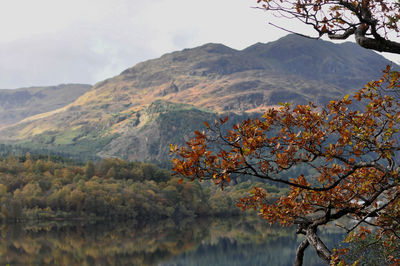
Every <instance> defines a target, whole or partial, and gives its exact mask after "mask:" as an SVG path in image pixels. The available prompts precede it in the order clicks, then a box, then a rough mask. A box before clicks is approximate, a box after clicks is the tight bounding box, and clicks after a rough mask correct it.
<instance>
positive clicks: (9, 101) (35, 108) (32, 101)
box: [0, 84, 92, 127]
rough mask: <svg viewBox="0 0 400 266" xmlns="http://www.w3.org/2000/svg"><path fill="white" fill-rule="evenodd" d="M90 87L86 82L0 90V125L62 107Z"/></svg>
mask: <svg viewBox="0 0 400 266" xmlns="http://www.w3.org/2000/svg"><path fill="white" fill-rule="evenodd" d="M91 87H92V86H91V85H86V84H62V85H58V86H51V87H30V88H20V89H15V90H0V127H1V126H6V125H11V124H14V123H17V122H19V121H21V120H23V119H24V118H26V117H29V116H32V115H36V114H40V113H45V112H49V111H52V110H55V109H58V108H60V107H63V106H65V105H67V104H69V103H72V102H73V101H75V100H76V99H77V98H78V97H79V96H81V95H83V94H84V93H85V92H87V91H89V89H90V88H91Z"/></svg>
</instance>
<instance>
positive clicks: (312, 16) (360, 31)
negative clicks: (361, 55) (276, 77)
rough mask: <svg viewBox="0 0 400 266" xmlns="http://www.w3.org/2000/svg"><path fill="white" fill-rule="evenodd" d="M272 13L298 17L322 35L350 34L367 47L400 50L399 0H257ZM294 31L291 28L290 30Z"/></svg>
mask: <svg viewBox="0 0 400 266" xmlns="http://www.w3.org/2000/svg"><path fill="white" fill-rule="evenodd" d="M257 3H258V4H259V6H258V7H257V8H261V9H263V10H266V11H267V12H268V14H269V15H276V16H278V17H284V18H288V19H295V20H298V21H300V22H302V23H304V24H306V25H309V26H310V27H312V28H313V29H314V30H315V31H316V33H317V34H318V36H317V37H316V38H320V37H322V36H324V35H326V36H328V37H329V38H330V39H336V40H337V39H340V40H344V39H347V38H349V37H350V36H353V35H354V37H355V40H356V42H357V43H358V44H359V45H360V46H362V47H364V48H367V49H373V50H376V51H379V52H389V53H396V54H400V43H399V42H395V41H393V40H390V38H395V37H398V34H399V20H400V2H399V1H398V0H257ZM288 31H290V30H288Z"/></svg>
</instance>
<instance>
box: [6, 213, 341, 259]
mask: <svg viewBox="0 0 400 266" xmlns="http://www.w3.org/2000/svg"><path fill="white" fill-rule="evenodd" d="M339 238H340V235H336V234H331V235H330V236H329V240H330V242H331V243H334V242H335V241H338V239H339ZM297 242H299V240H298V239H297V237H296V236H295V233H294V228H289V229H285V230H281V229H280V228H271V227H269V226H268V225H267V224H266V223H265V222H263V221H261V220H260V219H258V218H255V219H245V218H235V219H196V220H184V221H179V222H174V221H172V220H164V221H160V222H158V223H155V224H146V225H139V224H133V223H132V222H125V223H92V224H89V223H83V222H47V223H42V224H23V225H21V224H18V225H3V226H2V227H1V242H0V264H1V265H6V264H10V265H209V266H211V265H291V264H292V262H293V258H294V252H295V249H296V243H297ZM310 253H311V255H310ZM306 256H307V260H306V261H305V265H318V264H319V263H320V261H319V258H318V257H316V256H315V255H314V254H313V253H312V252H309V253H308V254H307V255H306Z"/></svg>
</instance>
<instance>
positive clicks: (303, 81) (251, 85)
mask: <svg viewBox="0 0 400 266" xmlns="http://www.w3.org/2000/svg"><path fill="white" fill-rule="evenodd" d="M390 63H391V62H389V61H388V60H386V59H385V58H383V57H382V56H380V55H378V54H377V53H375V52H372V51H369V50H365V49H363V48H361V47H359V46H357V45H356V44H352V43H344V44H333V43H330V42H326V41H322V40H318V41H316V40H310V39H306V38H302V37H299V36H296V35H288V36H286V37H284V38H281V39H279V40H278V41H275V42H271V43H267V44H261V43H258V44H255V45H253V46H250V47H248V48H246V49H244V50H241V51H238V50H234V49H231V48H229V47H226V46H224V45H222V44H206V45H203V46H200V47H196V48H192V49H185V50H183V51H178V52H173V53H170V54H166V55H163V56H162V57H160V58H157V59H153V60H149V61H146V62H143V63H139V64H137V65H136V66H134V67H132V68H129V69H127V70H125V71H123V72H122V73H121V74H120V75H118V76H116V77H113V78H110V79H107V80H105V81H102V82H99V83H97V84H96V85H95V86H94V87H93V88H92V89H91V90H89V91H88V92H86V93H85V94H83V95H82V96H80V97H79V98H77V99H76V100H75V101H74V102H72V103H71V104H68V105H66V106H64V107H62V108H60V109H57V110H54V111H51V112H48V113H41V114H38V115H36V116H31V117H28V118H26V119H25V120H23V121H21V122H19V123H18V124H16V125H13V126H10V127H7V128H5V129H3V130H2V131H0V137H1V138H2V139H3V140H4V141H7V142H9V141H16V142H18V143H22V144H23V145H27V146H31V147H48V148H49V149H62V150H63V151H66V152H72V153H73V152H78V153H91V154H97V155H100V156H103V157H108V156H116V157H122V158H126V159H131V160H146V161H151V160H157V161H166V160H168V159H169V158H168V149H169V144H170V143H177V142H178V143H182V142H183V141H184V140H185V139H188V137H189V136H190V134H191V132H192V131H193V130H195V129H199V128H202V127H203V123H202V122H203V121H204V120H211V121H212V120H214V119H215V118H216V117H218V116H224V115H225V114H229V115H230V117H231V118H232V119H233V120H240V119H242V118H244V117H247V116H250V115H257V114H260V113H262V112H263V111H264V110H266V109H267V108H270V107H271V106H274V105H276V104H277V103H278V102H286V101H291V102H294V103H295V104H298V103H308V102H309V101H313V102H315V103H318V104H325V103H327V102H328V101H329V100H331V99H334V98H338V97H340V96H343V95H344V94H346V93H349V92H350V91H352V90H355V89H358V88H360V86H362V85H363V84H365V83H366V82H368V81H370V80H371V79H374V78H376V77H378V76H380V72H381V70H382V69H383V68H384V67H385V66H386V65H387V64H390Z"/></svg>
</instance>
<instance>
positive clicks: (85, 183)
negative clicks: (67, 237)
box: [0, 153, 283, 223]
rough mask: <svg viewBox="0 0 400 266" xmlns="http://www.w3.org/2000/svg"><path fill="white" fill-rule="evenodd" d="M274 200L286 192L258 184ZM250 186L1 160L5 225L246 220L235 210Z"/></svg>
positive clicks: (111, 162) (50, 160)
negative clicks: (60, 221)
mask: <svg viewBox="0 0 400 266" xmlns="http://www.w3.org/2000/svg"><path fill="white" fill-rule="evenodd" d="M256 185H257V186H259V187H263V188H264V189H266V190H267V191H269V192H270V193H272V195H274V196H272V197H278V196H279V195H280V193H282V192H283V190H282V189H278V188H277V187H275V186H271V185H268V184H266V183H261V182H259V183H258V184H256ZM253 186H254V183H251V182H250V180H247V181H246V182H240V183H239V184H238V185H235V186H229V187H226V188H225V189H224V190H223V191H221V190H219V189H218V188H217V187H215V186H213V185H211V184H209V183H207V182H202V183H200V182H191V181H190V180H182V179H180V178H178V177H175V176H171V173H170V171H168V170H164V169H161V168H158V167H157V166H155V165H153V164H149V163H139V162H128V161H124V160H121V159H116V158H115V159H112V158H110V159H103V160H101V161H98V162H95V163H92V162H91V161H87V163H86V164H84V165H83V164H79V163H74V162H73V161H72V160H62V158H61V157H57V156H47V157H46V156H38V155H30V154H29V153H27V154H26V155H25V156H18V157H16V156H7V157H5V158H3V159H1V160H0V202H1V214H0V219H1V221H2V222H21V221H24V220H51V219H90V220H93V219H96V220H119V221H121V220H128V219H132V220H136V221H137V222H138V223H144V222H147V221H155V220H160V219H163V218H173V219H180V218H184V217H205V216H221V215H223V216H235V215H242V212H241V211H240V209H239V208H237V207H236V205H237V203H238V202H237V201H238V199H239V198H241V197H244V196H245V195H247V194H248V191H249V190H250V189H251V188H253Z"/></svg>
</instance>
